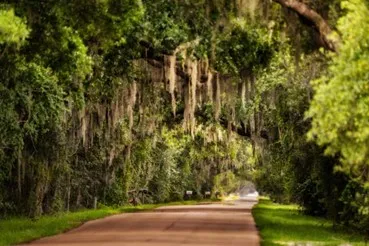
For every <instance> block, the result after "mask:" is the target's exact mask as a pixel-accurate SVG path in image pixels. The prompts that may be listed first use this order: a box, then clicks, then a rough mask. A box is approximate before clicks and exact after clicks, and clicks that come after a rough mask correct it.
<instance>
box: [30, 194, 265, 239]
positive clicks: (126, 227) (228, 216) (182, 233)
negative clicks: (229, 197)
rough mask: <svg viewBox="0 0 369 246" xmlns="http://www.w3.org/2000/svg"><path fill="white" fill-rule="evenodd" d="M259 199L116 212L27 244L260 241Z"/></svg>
mask: <svg viewBox="0 0 369 246" xmlns="http://www.w3.org/2000/svg"><path fill="white" fill-rule="evenodd" d="M255 202H256V200H255V199H250V198H248V199H247V200H239V201H236V202H234V204H209V205H194V206H171V207H162V208H159V209H156V210H154V211H151V212H143V213H129V214H127V213H126V214H120V215H114V216H110V217H107V218H104V219H99V220H94V221H90V222H87V223H85V224H83V225H82V226H80V227H78V228H76V229H74V230H71V231H69V232H67V233H64V234H60V235H57V236H52V237H47V238H43V239H40V240H36V241H33V242H31V243H30V244H27V245H34V246H36V245H40V246H41V245H43V246H44V245H55V246H62V245H63V246H66V245H68V246H69V245H75V246H76V245H84V246H86V245H109V246H113V245H114V246H118V245H119V246H122V245H123V246H125V245H132V246H159V245H160V246H169V245H186V246H195V245H196V246H220V245H226V246H231V245H237V246H238V245H248V246H252V245H259V236H258V232H257V229H256V227H255V223H254V220H253V218H252V215H251V208H252V206H253V205H254V204H255Z"/></svg>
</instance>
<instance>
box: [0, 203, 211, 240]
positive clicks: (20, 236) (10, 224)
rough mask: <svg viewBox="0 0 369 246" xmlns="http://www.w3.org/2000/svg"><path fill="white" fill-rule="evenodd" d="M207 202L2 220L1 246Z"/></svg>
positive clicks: (104, 209)
mask: <svg viewBox="0 0 369 246" xmlns="http://www.w3.org/2000/svg"><path fill="white" fill-rule="evenodd" d="M204 202H211V200H205V201H204V200H201V201H181V202H171V203H165V204H145V205H140V206H136V207H134V206H124V207H116V208H113V207H102V208H99V209H96V210H82V211H77V212H69V213H67V212H65V213H58V214H55V215H47V216H41V217H40V218H37V219H30V218H24V217H17V218H7V219H1V220H0V245H14V244H19V243H24V242H29V241H32V240H35V239H39V238H41V237H47V236H52V235H56V234H59V233H63V232H66V231H68V230H71V229H73V228H76V227H78V226H80V225H82V224H83V223H85V222H87V221H90V220H95V219H100V218H104V217H107V216H110V215H114V214H120V213H133V212H140V211H149V210H152V209H155V208H158V207H161V206H169V205H170V206H172V205H195V204H201V203H204Z"/></svg>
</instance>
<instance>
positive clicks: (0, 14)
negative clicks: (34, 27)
mask: <svg viewBox="0 0 369 246" xmlns="http://www.w3.org/2000/svg"><path fill="white" fill-rule="evenodd" d="M28 35H29V30H28V28H27V26H26V25H25V23H24V21H23V20H22V19H21V18H19V17H17V16H16V15H15V14H14V9H0V45H3V44H21V43H23V42H24V41H25V39H26V38H27V37H28Z"/></svg>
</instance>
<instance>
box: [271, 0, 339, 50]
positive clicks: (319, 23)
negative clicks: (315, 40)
mask: <svg viewBox="0 0 369 246" xmlns="http://www.w3.org/2000/svg"><path fill="white" fill-rule="evenodd" d="M273 1H274V2H276V3H279V4H280V5H282V6H283V7H286V8H289V9H291V10H293V11H294V12H296V13H297V14H298V15H300V16H302V17H304V18H305V19H307V20H309V21H310V22H312V23H313V24H314V26H315V27H316V29H317V31H318V32H319V34H320V36H321V38H322V40H323V42H324V45H325V47H326V48H327V49H329V50H331V51H334V52H337V50H338V40H337V39H335V38H334V37H332V36H331V34H332V29H331V28H330V26H329V25H328V23H327V21H326V20H325V19H324V18H323V17H322V16H321V15H320V14H318V13H317V12H316V11H314V10H313V9H311V8H310V7H309V6H307V5H306V4H304V3H302V2H299V1H297V0H273Z"/></svg>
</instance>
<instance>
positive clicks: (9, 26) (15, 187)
mask: <svg viewBox="0 0 369 246" xmlns="http://www.w3.org/2000/svg"><path fill="white" fill-rule="evenodd" d="M0 2H1V3H0V215H1V216H9V215H26V216H31V217H37V216H40V215H42V214H50V213H55V212H59V211H69V210H75V209H79V208H91V207H94V206H96V203H98V204H104V205H122V204H126V203H128V202H129V200H130V196H132V194H134V193H138V192H139V191H144V192H141V195H142V196H143V197H141V200H143V201H142V202H148V203H153V202H165V201H172V200H180V199H183V197H184V193H185V191H186V190H193V191H194V197H196V198H201V197H202V196H204V192H205V191H212V192H213V194H215V193H216V192H220V193H227V192H231V191H234V190H235V189H237V187H240V186H242V185H243V184H246V183H247V182H248V181H252V182H254V183H255V184H256V185H257V187H258V190H259V191H260V192H263V193H264V194H268V195H269V196H270V197H271V198H272V199H273V200H275V201H278V202H285V203H288V202H295V203H298V204H299V205H301V206H302V207H303V208H304V211H305V212H306V213H308V214H313V215H319V216H325V217H328V218H330V219H332V220H334V221H335V222H336V224H337V225H343V226H351V227H353V228H355V229H357V230H361V231H363V232H365V233H368V234H369V161H368V160H369V159H368V157H369V33H367V31H368V30H369V2H368V1H366V0H345V1H340V0H331V1H324V0H315V1H312V0H273V1H271V0H232V1H227V0H154V1H153V0H78V1H77V0H42V1H40V0H1V1H0Z"/></svg>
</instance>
